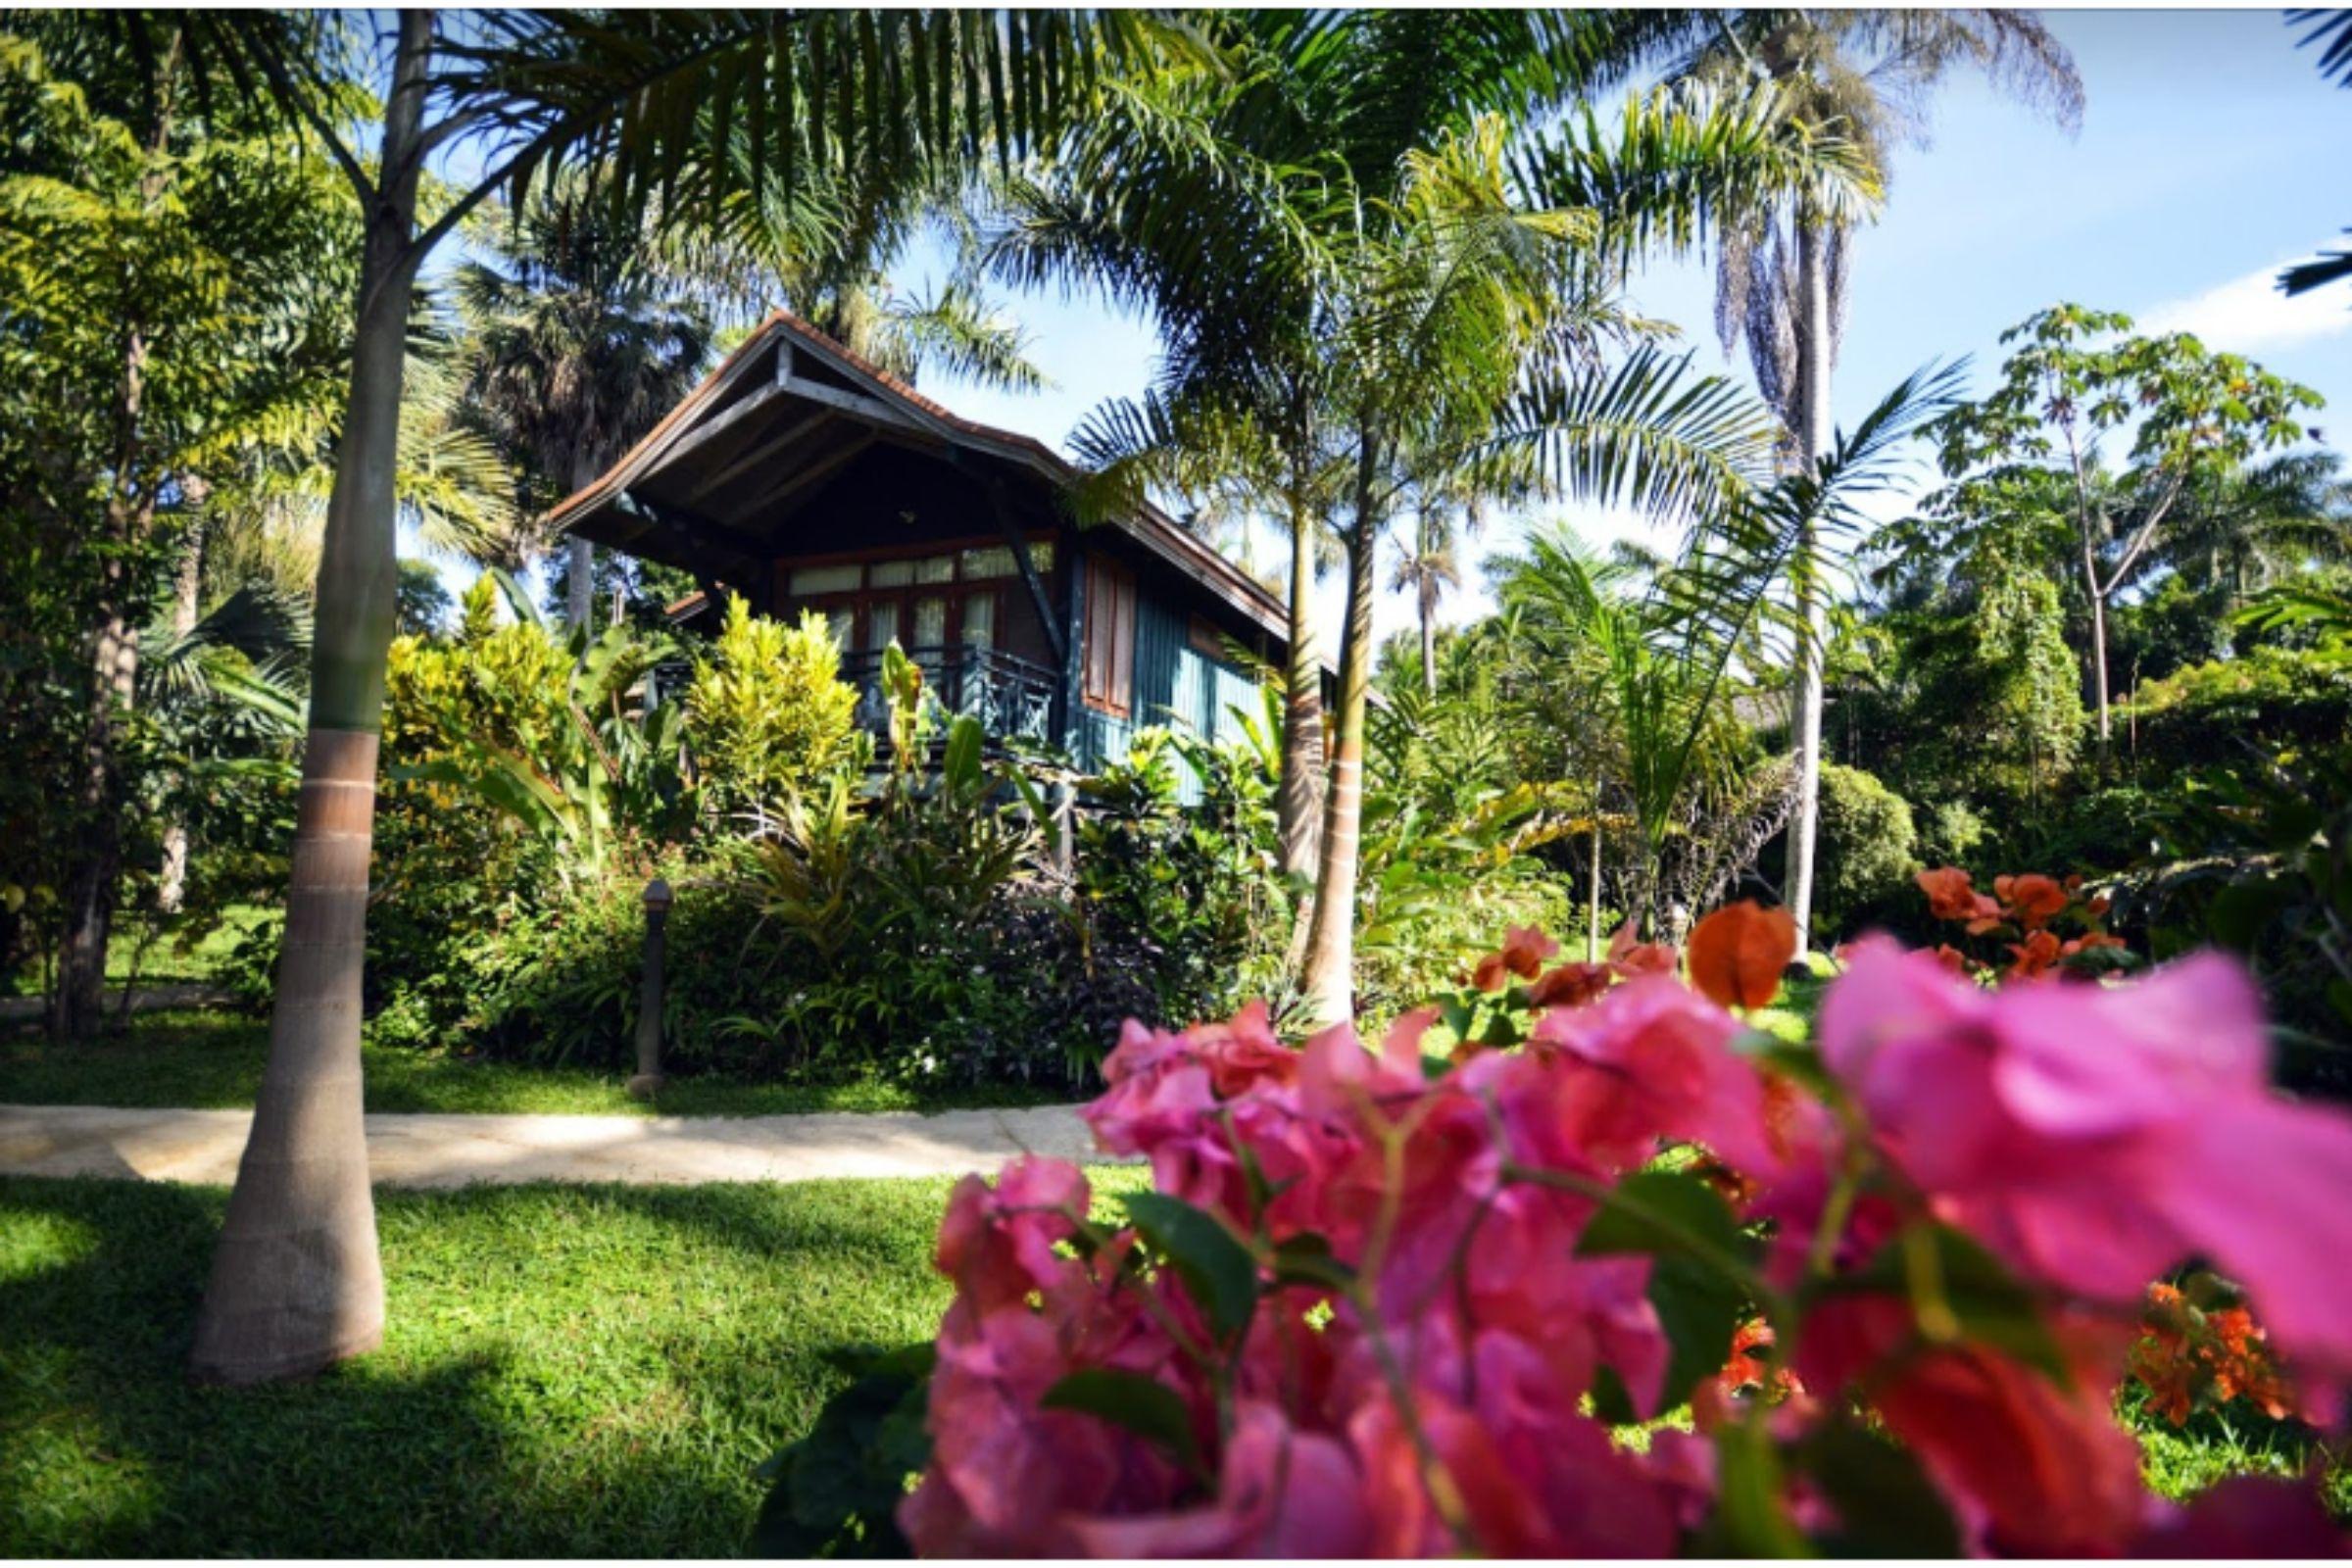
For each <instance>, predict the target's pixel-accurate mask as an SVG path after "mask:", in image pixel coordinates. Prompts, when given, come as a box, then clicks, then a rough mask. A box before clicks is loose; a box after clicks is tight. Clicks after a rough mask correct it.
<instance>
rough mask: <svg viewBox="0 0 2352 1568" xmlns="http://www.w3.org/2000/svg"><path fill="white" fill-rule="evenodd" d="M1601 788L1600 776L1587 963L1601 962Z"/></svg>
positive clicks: (1595, 801) (1596, 779) (1595, 794)
mask: <svg viewBox="0 0 2352 1568" xmlns="http://www.w3.org/2000/svg"><path fill="white" fill-rule="evenodd" d="M1600 786H1601V779H1600V776H1599V775H1598V774H1594V775H1593V889H1592V891H1593V906H1592V908H1591V909H1590V910H1589V911H1587V913H1586V916H1585V948H1586V952H1585V961H1586V962H1588V963H1598V962H1599V961H1600Z"/></svg>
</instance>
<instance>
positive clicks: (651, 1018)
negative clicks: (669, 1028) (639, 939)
mask: <svg viewBox="0 0 2352 1568" xmlns="http://www.w3.org/2000/svg"><path fill="white" fill-rule="evenodd" d="M672 897H673V895H672V894H671V893H670V891H669V884H668V883H666V882H664V881H662V879H661V878H660V877H656V878H654V879H653V880H652V881H651V882H648V883H647V884H646V885H645V988H644V989H643V990H642V991H640V992H639V993H638V995H637V1075H636V1076H635V1077H634V1078H631V1079H630V1080H629V1093H630V1095H632V1096H633V1097H635V1098H636V1099H638V1100H651V1099H653V1098H654V1096H655V1095H656V1094H657V1093H659V1092H660V1091H661V1088H662V927H663V926H665V925H667V924H668V923H669V905H670V900H671V898H672Z"/></svg>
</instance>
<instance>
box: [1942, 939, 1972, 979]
mask: <svg viewBox="0 0 2352 1568" xmlns="http://www.w3.org/2000/svg"><path fill="white" fill-rule="evenodd" d="M1936 962H1937V963H1940V964H1942V965H1943V966H1944V967H1945V968H1946V969H1948V970H1950V971H1951V972H1952V973H1954V974H1966V973H1968V955H1967V954H1965V953H1962V952H1961V951H1960V950H1959V949H1958V948H1955V947H1953V946H1952V945H1951V944H1950V943H1949V942H1946V943H1944V944H1943V945H1942V946H1941V947H1939V948H1937V949H1936Z"/></svg>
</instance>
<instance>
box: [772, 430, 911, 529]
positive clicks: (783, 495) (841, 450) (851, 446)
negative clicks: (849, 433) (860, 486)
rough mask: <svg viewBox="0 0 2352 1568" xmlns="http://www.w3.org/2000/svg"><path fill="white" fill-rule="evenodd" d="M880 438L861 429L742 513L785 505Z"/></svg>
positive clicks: (847, 463) (803, 495)
mask: <svg viewBox="0 0 2352 1568" xmlns="http://www.w3.org/2000/svg"><path fill="white" fill-rule="evenodd" d="M879 439H880V437H879V436H877V435H876V434H875V433H874V432H873V431H871V430H866V431H863V432H861V433H859V434H858V436H857V437H856V438H855V439H853V440H851V441H848V442H845V443H843V444H842V445H841V446H840V447H838V448H836V449H835V450H834V451H833V452H831V453H830V454H828V455H827V456H825V457H821V458H819V459H817V460H816V461H815V462H814V463H811V464H809V466H807V467H805V468H803V469H802V470H801V471H800V472H798V473H796V474H794V475H793V476H792V477H791V478H789V479H787V480H785V481H784V482H783V483H782V484H780V485H777V486H775V487H774V488H773V489H771V490H769V491H768V492H767V493H766V494H764V495H762V496H760V498H759V499H758V500H756V501H754V502H752V503H751V504H750V505H749V506H747V507H744V508H743V509H742V512H741V515H743V516H746V517H757V516H761V515H766V514H767V513H769V512H771V511H773V510H774V509H775V508H778V507H781V506H783V505H784V504H785V503H787V502H789V501H791V500H792V499H793V498H794V497H796V496H800V497H806V496H807V495H808V494H809V491H810V490H812V489H814V488H815V487H816V486H817V485H820V484H822V483H824V482H825V481H826V480H827V479H830V478H832V477H833V475H835V474H837V473H839V472H840V471H841V470H842V469H843V468H845V467H847V466H849V464H850V461H851V460H852V459H854V458H856V457H858V455H859V454H861V453H863V452H864V451H865V449H866V448H867V447H870V446H872V445H873V444H874V443H875V442H876V441H877V440H879ZM779 520H780V519H779Z"/></svg>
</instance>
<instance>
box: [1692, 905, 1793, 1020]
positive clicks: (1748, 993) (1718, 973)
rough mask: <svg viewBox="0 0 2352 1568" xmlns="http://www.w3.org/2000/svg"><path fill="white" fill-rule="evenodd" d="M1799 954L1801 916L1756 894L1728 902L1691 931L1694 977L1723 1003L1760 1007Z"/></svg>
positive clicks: (1704, 990)
mask: <svg viewBox="0 0 2352 1568" xmlns="http://www.w3.org/2000/svg"><path fill="white" fill-rule="evenodd" d="M1795 956H1796V921H1795V920H1794V919H1793V918H1791V917H1790V915H1789V911H1788V910H1787V909H1785V908H1779V907H1775V908H1770V909H1767V908H1765V907H1763V906H1762V905H1760V904H1758V903H1757V902H1756V901H1755V900H1753V899H1741V900H1740V902H1739V903H1738V904H1727V905H1725V906H1724V907H1722V908H1720V909H1717V910H1716V911H1715V912H1714V913H1712V914H1710V915H1708V916H1707V917H1706V918H1705V919H1703V920H1701V921H1699V922H1698V924H1697V926H1696V927H1695V928H1693V929H1692V931H1691V953H1690V969H1691V985H1693V986H1695V987H1696V988H1697V989H1698V990H1699V992H1700V993H1701V994H1702V995H1704V996H1705V997H1706V998H1707V999H1708V1000H1709V1001H1711V1002H1713V1003H1715V1004H1716V1005H1718V1006H1723V1007H1761V1006H1762V1005H1764V1004H1766V1003H1768V1002H1770V1001H1771V1000H1772V999H1773V996H1774V994H1775V993H1777V992H1778V991H1779V990H1780V989H1781V971H1782V970H1784V969H1786V968H1788V967H1789V960H1790V959H1791V958H1793V957H1795Z"/></svg>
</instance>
